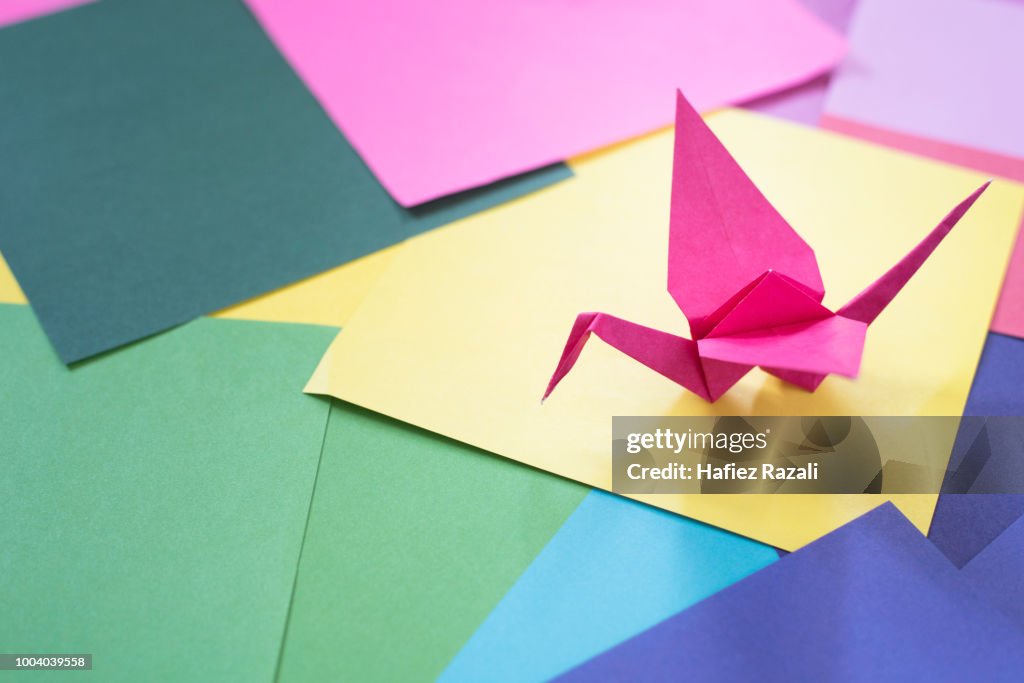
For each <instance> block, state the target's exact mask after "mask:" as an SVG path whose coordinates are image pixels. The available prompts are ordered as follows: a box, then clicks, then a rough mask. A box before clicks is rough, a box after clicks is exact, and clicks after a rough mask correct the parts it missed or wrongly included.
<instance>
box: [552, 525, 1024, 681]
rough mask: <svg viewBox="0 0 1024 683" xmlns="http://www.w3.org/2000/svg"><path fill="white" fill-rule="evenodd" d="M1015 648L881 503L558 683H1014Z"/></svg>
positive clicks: (949, 569)
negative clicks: (680, 681)
mask: <svg viewBox="0 0 1024 683" xmlns="http://www.w3.org/2000/svg"><path fill="white" fill-rule="evenodd" d="M980 634H984V635H983V637H979V635H980ZM1022 646H1024V632H1022V631H1021V630H1020V629H1018V628H1016V627H1015V626H1014V624H1013V623H1012V622H1011V621H1010V620H1009V619H1008V618H1007V617H1005V616H1004V615H1002V614H1000V613H999V612H997V611H996V609H995V608H994V607H992V606H991V605H989V604H987V603H986V602H985V601H984V600H979V599H978V597H977V595H976V594H975V593H974V591H973V590H972V589H971V588H970V586H969V584H968V583H967V582H965V581H964V580H963V577H961V576H960V573H959V572H958V571H957V570H956V569H955V568H954V567H953V566H952V565H951V564H950V563H949V562H948V561H946V558H945V557H943V556H942V554H941V553H939V552H938V551H937V550H936V549H935V548H934V546H932V545H931V544H930V543H928V542H927V540H925V538H924V537H923V536H921V535H920V534H919V533H918V532H917V531H916V530H915V529H914V527H913V526H912V525H911V524H910V523H908V521H907V520H906V519H905V518H904V517H903V516H902V515H900V514H899V512H898V511H897V510H895V509H894V508H893V507H892V506H889V505H887V506H884V507H882V508H880V509H878V510H874V511H872V512H870V513H868V514H867V515H865V516H864V517H863V518H861V519H858V520H856V521H855V522H853V523H851V524H849V525H847V526H845V527H843V528H841V529H839V530H837V531H835V532H833V533H832V534H829V535H828V536H826V537H824V538H822V539H820V540H819V541H817V542H816V543H814V544H813V545H810V546H808V547H807V548H804V549H802V550H801V551H799V552H797V553H793V554H792V555H789V556H787V557H785V558H783V559H781V560H779V561H778V562H776V563H775V564H773V565H771V566H769V567H768V568H766V569H764V570H762V571H760V572H758V573H756V574H754V575H753V576H750V577H748V578H747V579H745V580H743V581H740V582H739V583H737V584H735V585H734V586H731V587H730V588H727V589H726V590H724V591H722V592H720V593H718V594H716V595H714V596H712V597H710V598H708V599H707V600H705V601H704V602H702V603H699V604H698V605H696V606H695V607H692V608H690V609H688V610H686V611H683V612H681V613H680V614H678V615H676V616H674V617H672V618H671V619H668V620H666V621H664V622H662V623H661V624H659V625H658V626H656V627H654V628H653V629H650V630H648V631H646V632H645V633H642V634H640V635H639V636H637V637H636V638H634V639H632V640H630V641H627V642H626V643H624V644H622V645H620V646H618V647H616V648H614V649H612V650H609V651H608V652H606V653H604V654H602V655H601V656H600V657H597V658H595V659H592V660H591V661H589V662H587V663H586V664H584V665H583V666H581V667H579V668H577V669H574V670H573V671H570V672H569V673H568V674H566V675H565V676H563V677H560V678H559V679H558V680H560V681H574V680H580V681H584V680H585V681H606V680H607V681H623V680H673V679H675V678H676V677H678V675H679V672H683V671H685V672H686V676H687V677H688V678H692V679H693V680H700V681H736V680H752V679H756V680H772V681H775V680H777V681H793V680H833V679H842V680H858V681H870V680H942V681H950V680H986V681H1014V680H1017V679H1018V678H1019V677H1020V671H1021V667H1024V647H1022Z"/></svg>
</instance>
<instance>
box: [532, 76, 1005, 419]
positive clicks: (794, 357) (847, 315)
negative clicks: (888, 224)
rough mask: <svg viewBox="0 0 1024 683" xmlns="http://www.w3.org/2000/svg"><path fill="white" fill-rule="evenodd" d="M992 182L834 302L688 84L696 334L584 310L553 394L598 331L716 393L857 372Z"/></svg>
mask: <svg viewBox="0 0 1024 683" xmlns="http://www.w3.org/2000/svg"><path fill="white" fill-rule="evenodd" d="M988 185H989V183H985V184H984V185H982V186H981V187H979V188H978V189H977V190H975V191H974V192H973V193H972V194H971V195H970V196H969V197H967V198H966V199H964V200H963V201H962V202H960V204H958V205H957V206H956V207H955V208H954V209H953V210H952V211H950V212H949V214H948V215H947V216H946V217H945V218H943V219H942V221H941V222H940V223H939V224H938V226H937V227H935V229H934V230H932V231H931V232H930V233H929V234H928V235H927V236H926V237H925V238H924V239H923V240H922V241H921V243H920V244H918V245H917V246H916V247H914V248H913V249H912V250H911V251H910V253H909V254H907V255H906V256H905V257H903V259H902V260H900V261H899V262H898V263H897V264H896V265H894V266H893V267H892V268H891V269H890V270H889V271H888V272H887V273H885V274H884V275H883V276H882V277H881V278H879V279H878V280H877V281H876V282H874V283H873V284H871V285H870V286H869V287H868V288H867V289H865V290H864V291H863V292H861V293H860V294H858V295H857V296H856V297H854V298H853V300H852V301H850V302H849V303H847V304H846V305H845V306H843V307H842V308H840V309H839V310H838V311H836V312H832V311H830V310H829V309H827V308H825V307H824V306H823V305H822V304H821V301H822V299H823V298H824V296H825V288H824V286H823V284H822V281H821V274H820V273H819V271H818V264H817V261H816V260H815V258H814V251H813V250H812V249H811V248H810V247H809V246H808V245H807V243H806V242H804V241H803V239H801V237H800V236H799V235H798V234H797V233H796V231H794V230H793V228H792V227H790V226H789V224H788V223H786V221H785V220H784V219H783V218H782V216H781V215H779V213H778V212H777V211H776V210H775V208H774V207H773V206H772V205H771V204H770V203H769V202H768V200H767V199H765V197H764V195H762V194H761V192H760V191H759V190H758V189H757V187H756V186H755V185H754V183H753V182H752V181H751V180H750V178H749V177H747V175H746V174H745V173H744V172H743V170H742V169H741V168H740V166H739V164H737V163H736V161H735V159H733V158H732V156H731V155H730V154H729V152H728V151H727V150H726V149H725V147H724V146H723V145H722V143H721V142H720V141H719V140H718V138H716V137H715V135H714V133H712V132H711V130H710V129H709V128H708V127H707V125H706V124H705V123H704V121H703V119H701V117H700V115H699V114H698V113H697V112H696V111H695V110H694V109H693V108H692V107H691V106H690V104H689V102H687V101H686V99H685V98H684V97H683V95H682V93H678V94H677V108H676V139H675V154H674V160H673V173H672V208H671V216H670V219H669V223H670V224H669V250H668V291H669V294H671V295H672V298H673V299H674V300H675V302H676V304H677V305H678V306H679V308H680V309H681V310H682V312H683V315H685V316H686V318H687V320H688V321H689V323H690V335H691V337H692V339H686V338H684V337H679V336H676V335H673V334H669V333H667V332H661V331H659V330H655V329H652V328H649V327H644V326H643V325H637V324H636V323H631V322H628V321H626V320H623V319H621V318H616V317H614V316H611V315H608V314H606V313H581V314H580V315H579V316H577V318H576V322H575V324H574V325H573V327H572V331H571V332H570V333H569V339H568V341H567V342H566V344H565V349H564V350H563V352H562V357H561V359H560V360H559V362H558V367H557V368H556V369H555V372H554V374H553V375H552V377H551V381H550V382H549V384H548V388H547V391H546V392H545V393H544V398H547V397H548V396H549V395H550V394H551V392H552V391H553V390H554V389H555V387H556V386H558V383H559V382H560V381H561V380H562V379H563V378H564V377H565V376H566V375H567V374H568V373H569V371H570V370H571V369H572V367H573V365H574V364H575V363H576V360H577V359H578V358H579V355H580V352H581V351H582V350H583V347H584V345H585V344H586V342H587V339H589V338H590V335H591V334H596V335H597V336H598V337H600V338H601V339H602V340H604V341H605V342H606V343H608V344H610V345H611V346H613V347H615V348H616V349H618V350H620V351H622V352H623V353H625V354H626V355H628V356H629V357H631V358H633V359H634V360H637V361H639V362H641V363H643V364H644V365H646V366H648V367H649V368H651V369H652V370H655V371H656V372H659V373H661V374H662V375H664V376H665V377H667V378H669V379H671V380H673V381H674V382H676V383H678V384H681V385H682V386H684V387H686V388H687V389H689V390H690V391H692V392H694V393H696V394H697V395H699V396H701V397H702V398H704V399H705V400H708V401H715V400H717V399H718V398H719V397H720V396H722V394H724V393H725V392H726V391H728V390H729V388H730V387H732V386H733V385H734V384H735V383H736V382H738V381H739V380H740V379H741V378H742V377H743V376H744V375H745V374H747V372H749V371H750V370H752V369H753V368H754V367H755V366H759V367H761V368H762V369H764V370H765V371H766V372H769V373H771V374H772V375H775V376H776V377H779V378H780V379H782V380H784V381H786V382H789V383H790V384H794V385H796V386H799V387H802V388H804V389H807V390H808V391H814V390H815V389H817V388H818V386H819V385H820V384H821V382H822V381H823V380H824V379H825V377H826V376H828V375H829V374H832V373H835V374H838V375H844V376H847V377H856V376H857V373H858V371H859V369H860V360H861V354H862V352H863V349H864V339H865V335H866V332H867V328H868V325H870V324H871V323H872V322H873V321H874V320H875V318H876V317H878V315H879V314H880V313H881V312H882V311H883V310H884V309H885V307H886V306H887V305H888V304H889V302H890V301H892V299H893V298H894V297H895V296H896V295H897V294H898V293H899V291H900V290H901V289H902V288H903V286H904V285H905V284H906V283H907V282H908V281H909V280H910V278H911V277H912V276H913V275H914V273H916V272H917V270H918V268H920V267H921V265H922V264H923V263H924V262H925V260H927V258H928V257H929V256H930V255H931V253H932V252H933V251H934V250H935V248H936V247H937V246H938V245H939V243H940V242H942V240H943V238H944V237H945V236H946V235H947V234H949V232H950V230H952V229H953V226H955V225H956V224H957V222H958V221H959V220H960V218H961V217H962V216H963V215H964V214H965V213H966V212H967V210H968V209H969V208H970V207H971V205H973V204H974V202H975V200H977V198H978V197H979V196H980V195H981V193H982V192H984V191H985V188H987V187H988ZM698 257H699V258H698Z"/></svg>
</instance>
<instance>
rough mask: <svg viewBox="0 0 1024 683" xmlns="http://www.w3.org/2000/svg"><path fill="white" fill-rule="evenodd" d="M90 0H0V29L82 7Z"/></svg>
mask: <svg viewBox="0 0 1024 683" xmlns="http://www.w3.org/2000/svg"><path fill="white" fill-rule="evenodd" d="M87 2H90V0H0V27H3V26H7V25H9V24H16V23H18V22H19V21H25V20H27V19H34V18H35V17H40V16H42V15H44V14H51V13H53V12H59V11H60V10H63V9H68V8H70V7H76V6H78V5H84V4H85V3H87Z"/></svg>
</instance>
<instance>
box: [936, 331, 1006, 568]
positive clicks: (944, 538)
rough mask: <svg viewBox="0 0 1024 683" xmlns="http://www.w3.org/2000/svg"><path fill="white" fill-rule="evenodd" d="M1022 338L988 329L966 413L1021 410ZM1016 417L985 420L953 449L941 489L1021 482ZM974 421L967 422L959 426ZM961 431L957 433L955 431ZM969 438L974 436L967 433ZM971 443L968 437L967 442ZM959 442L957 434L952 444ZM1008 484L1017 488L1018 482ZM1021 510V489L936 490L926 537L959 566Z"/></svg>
mask: <svg viewBox="0 0 1024 683" xmlns="http://www.w3.org/2000/svg"><path fill="white" fill-rule="evenodd" d="M1022 379H1024V340H1020V339H1014V338H1012V337H1005V336H1003V335H999V334H989V336H988V341H987V342H986V343H985V350H984V352H983V353H982V355H981V362H980V363H979V365H978V372H977V374H976V375H975V376H974V385H973V386H972V387H971V393H970V395H969V396H968V398H967V408H966V410H965V411H964V412H965V414H966V415H977V416H986V415H1024V392H1022V391H1021V390H1020V383H1021V380H1022ZM1020 422H1021V421H1020V420H1015V421H1011V422H1006V421H1000V420H998V419H996V420H987V421H986V423H985V427H986V429H987V433H986V434H985V435H984V438H983V440H982V441H981V442H979V443H978V444H977V446H976V447H974V448H967V449H964V450H963V452H958V453H954V455H953V458H952V459H951V468H954V471H952V472H950V475H949V476H947V480H946V484H947V486H946V487H945V489H944V490H946V491H949V490H952V489H951V486H952V485H953V484H957V485H959V488H958V489H957V490H960V491H967V490H971V488H970V487H971V485H974V484H976V485H977V486H978V487H986V486H987V487H994V486H999V485H1005V486H1009V487H1014V486H1016V487H1019V486H1020V485H1021V482H1020V478H1019V477H1020V476H1021V467H1022V465H1024V447H1022V445H1021V442H1022V439H1021V437H1020V434H1019V432H1020V427H1019V424H1020ZM975 427H979V425H976V424H970V423H967V424H966V425H965V429H972V428H975ZM961 436H963V435H961ZM967 436H969V437H971V438H970V439H968V440H970V441H972V442H973V441H974V440H976V435H975V434H973V433H971V434H969V435H967ZM971 445H972V446H973V445H974V443H972V444H971ZM959 446H961V443H960V442H959V440H958V447H959ZM1010 490H1018V491H1019V490H1021V489H1020V488H1016V489H1012V488H1011V489H1010ZM1022 515H1024V495H1020V494H993V493H987V494H951V493H943V494H942V495H941V496H939V502H938V505H937V506H936V508H935V516H934V517H933V518H932V526H931V529H930V530H929V532H928V538H930V539H931V540H932V542H933V543H935V545H936V546H938V547H939V549H940V550H941V551H942V552H943V553H945V554H946V556H947V557H948V558H949V559H950V560H951V561H952V562H953V563H954V564H955V565H956V566H957V567H962V566H964V564H965V563H967V562H968V561H969V560H970V559H971V558H972V557H974V556H975V555H977V554H978V552H980V551H981V550H982V549H983V548H985V547H986V546H987V545H988V544H989V543H990V542H991V541H992V540H993V539H995V538H996V537H997V536H998V535H999V534H1001V533H1002V532H1003V530H1004V529H1006V528H1007V527H1008V526H1009V525H1010V524H1012V523H1013V522H1014V521H1015V520H1017V519H1018V518H1019V517H1021V516H1022Z"/></svg>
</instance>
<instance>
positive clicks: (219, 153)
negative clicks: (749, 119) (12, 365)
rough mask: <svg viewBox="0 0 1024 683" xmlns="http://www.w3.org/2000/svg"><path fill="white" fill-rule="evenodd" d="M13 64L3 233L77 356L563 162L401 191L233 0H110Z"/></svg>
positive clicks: (9, 254) (44, 32) (53, 334)
mask: <svg viewBox="0 0 1024 683" xmlns="http://www.w3.org/2000/svg"><path fill="white" fill-rule="evenodd" d="M0 63H2V64H3V65H4V77H3V78H2V79H0V101H8V102H15V101H16V102H18V106H17V107H8V108H6V109H5V110H4V111H3V112H0V156H2V157H3V159H4V163H3V165H2V167H0V223H2V224H3V226H4V228H3V230H2V231H0V249H2V250H3V253H4V256H5V257H6V258H7V261H8V263H9V264H10V267H11V269H12V270H13V272H14V274H15V275H16V276H17V278H18V282H19V283H20V284H21V287H22V289H23V290H24V292H25V294H26V296H27V297H28V299H29V301H30V302H31V303H32V307H33V309H34V311H35V313H36V315H37V316H38V317H39V319H40V321H41V322H42V325H43V328H44V329H45V330H46V332H47V335H48V336H49V337H50V340H51V342H52V343H53V345H54V346H55V347H56V349H57V351H58V354H59V355H60V357H61V359H62V360H64V361H65V362H72V361H77V360H80V359H82V358H85V357H88V356H91V355H94V354H96V353H99V352H101V351H105V350H108V349H111V348H114V347H117V346H120V345H122V344H125V343H128V342H131V341H135V340H137V339H139V338H142V337H145V336H148V335H151V334H153V333H156V332H160V331H162V330H164V329H167V328H169V327H172V326H174V325H177V324H179V323H182V322H185V321H187V320H190V319H192V318H195V317H197V316H199V315H202V314H205V313H209V312H212V311H215V310H217V309H219V308H222V307H224V306H228V305H231V304H235V303H238V302H239V301H242V300H246V299H249V298H251V297H253V296H254V295H257V294H261V293H264V292H266V291H268V290H272V289H275V288H278V287H281V286H283V285H286V284H289V283H292V282H295V281H297V280H300V279H302V278H305V277H308V276H310V275H313V274H315V273H319V272H322V271H324V270H327V269H329V268H333V267H335V266H337V265H339V264H342V263H345V262H347V261H350V260H352V259H354V258H357V257H360V256H364V255H366V254H369V253H371V252H374V251H377V250H379V249H381V248H383V247H387V246H389V245H392V244H394V243H396V242H399V241H401V240H402V239H404V238H406V237H408V236H409V235H412V234H415V233H418V232H420V231H423V230H427V229H430V228H434V227H436V226H438V225H442V224H444V223H448V222H450V221H453V220H456V219H457V218H460V217H462V216H465V215H467V214H471V213H474V212H477V211H480V210H482V209H485V208H487V207H490V206H493V205H494V204H497V203H501V202H504V201H507V200H509V199H512V198H514V197H518V196H520V195H522V194H524V193H528V192H530V191H532V190H535V189H537V188H538V187H542V186H544V185H547V184H550V183H551V182H554V181H556V180H561V179H563V178H565V177H567V175H568V174H569V173H568V171H567V169H565V167H564V166H556V167H552V168H548V169H543V170H541V171H538V172H535V173H534V174H532V175H530V176H528V177H524V178H517V179H512V180H509V181H506V182H504V183H502V184H500V185H497V186H494V187H490V188H485V189H482V190H478V191H476V192H474V193H472V194H471V195H468V196H460V197H449V198H445V199H443V200H440V201H439V202H437V203H433V204H431V205H429V206H424V207H419V208H418V209H416V210H412V211H410V210H405V209H402V208H401V207H399V206H397V205H396V204H395V203H394V201H393V200H392V199H391V198H390V197H389V196H388V194H387V192H386V191H385V190H384V189H383V188H382V187H380V185H379V183H378V182H377V181H376V179H375V178H374V177H373V175H372V174H371V173H370V172H369V170H368V169H367V168H366V166H365V164H364V163H363V162H362V160H361V159H360V158H359V156H358V154H356V152H355V150H353V149H352V148H351V147H350V146H349V144H348V143H347V142H346V141H345V139H344V138H343V137H342V136H341V135H340V134H339V133H338V131H337V129H336V128H335V127H334V125H333V124H332V123H331V122H330V120H329V119H328V118H327V117H326V116H325V115H324V113H323V111H322V110H321V109H320V107H319V106H318V104H317V103H316V100H314V99H313V97H312V96H311V95H310V94H309V93H308V92H307V91H306V89H305V88H304V86H303V85H302V83H301V82H300V81H299V79H298V78H297V77H296V76H295V74H294V73H293V72H292V71H291V69H290V68H289V66H288V65H287V63H285V61H284V59H283V58H282V57H281V56H280V54H279V53H278V52H277V50H276V49H275V48H274V46H273V44H271V43H270V41H269V40H268V39H267V38H266V36H265V35H264V33H263V32H262V30H261V29H260V27H259V25H258V24H256V22H255V21H254V20H253V18H252V16H251V15H250V13H249V12H248V11H247V10H246V8H245V7H244V6H243V5H242V4H241V3H238V2H234V1H232V0H214V1H209V0H174V1H172V0H149V1H147V2H130V1H127V0H104V1H103V2H99V3H96V4H94V5H90V6H86V7H82V8H79V9H77V10H75V11H73V12H67V13H63V14H56V15H53V16H50V17H47V18H45V19H41V20H39V21H34V22H29V23H26V24H21V25H18V26H12V27H10V28H8V29H5V30H4V31H3V32H0ZM55 93H58V94H59V96H56V97H55Z"/></svg>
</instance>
